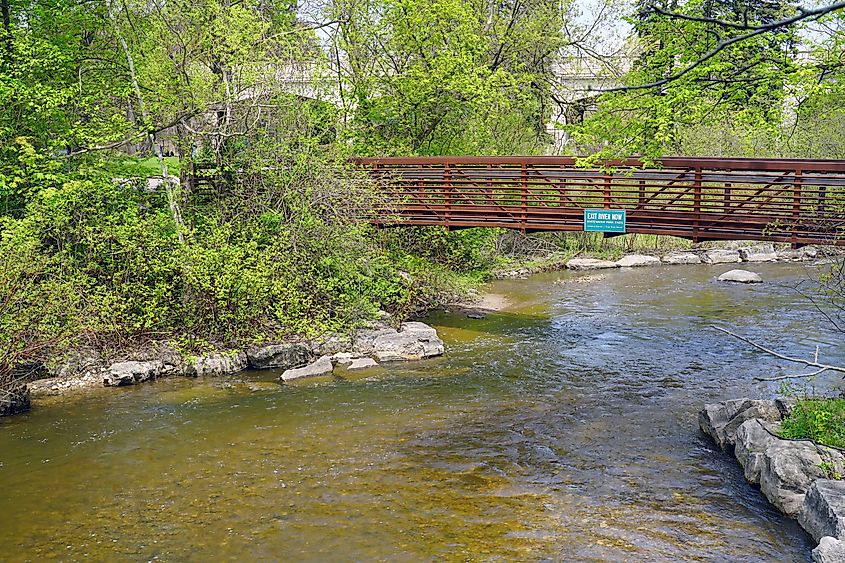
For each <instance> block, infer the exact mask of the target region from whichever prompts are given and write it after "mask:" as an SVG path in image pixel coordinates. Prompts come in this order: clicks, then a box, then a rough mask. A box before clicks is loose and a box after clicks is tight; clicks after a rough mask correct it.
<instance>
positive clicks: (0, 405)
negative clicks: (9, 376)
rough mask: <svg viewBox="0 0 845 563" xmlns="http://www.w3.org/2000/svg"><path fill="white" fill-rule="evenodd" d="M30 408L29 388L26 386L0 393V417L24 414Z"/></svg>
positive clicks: (17, 386)
mask: <svg viewBox="0 0 845 563" xmlns="http://www.w3.org/2000/svg"><path fill="white" fill-rule="evenodd" d="M31 406H32V402H31V397H30V393H29V388H28V387H27V386H26V385H16V386H15V387H13V388H11V389H6V390H4V391H1V392H0V416H11V415H13V414H18V413H22V412H26V411H28V410H29V409H30V407H31Z"/></svg>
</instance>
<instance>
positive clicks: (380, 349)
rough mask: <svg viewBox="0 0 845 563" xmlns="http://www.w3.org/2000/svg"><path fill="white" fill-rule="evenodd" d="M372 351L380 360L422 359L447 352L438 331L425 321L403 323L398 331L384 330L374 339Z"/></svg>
mask: <svg viewBox="0 0 845 563" xmlns="http://www.w3.org/2000/svg"><path fill="white" fill-rule="evenodd" d="M372 347H373V348H372V353H373V354H374V355H375V357H376V359H378V361H380V362H386V361H398V360H421V359H423V358H431V357H433V356H440V355H442V354H443V353H444V352H445V347H444V346H443V341H442V340H440V337H438V336H437V331H436V330H434V329H433V328H431V327H430V326H428V325H427V324H425V323H420V322H408V323H402V325H401V326H400V327H399V330H398V331H395V330H393V331H392V332H382V333H381V334H379V335H377V336H376V337H375V338H374V339H373V344H372Z"/></svg>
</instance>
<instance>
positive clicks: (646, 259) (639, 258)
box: [616, 254, 660, 268]
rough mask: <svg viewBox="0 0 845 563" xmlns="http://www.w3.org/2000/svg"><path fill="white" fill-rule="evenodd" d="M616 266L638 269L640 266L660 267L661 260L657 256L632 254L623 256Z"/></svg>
mask: <svg viewBox="0 0 845 563" xmlns="http://www.w3.org/2000/svg"><path fill="white" fill-rule="evenodd" d="M616 265H617V266H619V267H620V268H636V267H639V266H658V265H660V258H657V257H655V256H645V255H644V254H630V255H628V256H623V257H622V258H620V259H619V260H617V261H616Z"/></svg>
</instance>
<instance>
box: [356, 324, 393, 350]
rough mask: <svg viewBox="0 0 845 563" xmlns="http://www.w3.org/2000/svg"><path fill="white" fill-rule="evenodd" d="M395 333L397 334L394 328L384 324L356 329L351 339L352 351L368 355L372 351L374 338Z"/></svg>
mask: <svg viewBox="0 0 845 563" xmlns="http://www.w3.org/2000/svg"><path fill="white" fill-rule="evenodd" d="M395 334H398V331H397V330H396V329H395V328H391V327H389V326H384V325H382V326H374V327H371V328H364V329H360V330H356V331H355V335H354V336H353V339H352V351H353V352H355V353H356V354H359V355H361V356H368V355H370V354H372V353H373V352H374V345H375V341H376V339H378V338H379V337H381V336H386V335H395Z"/></svg>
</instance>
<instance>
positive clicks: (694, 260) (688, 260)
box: [660, 252, 701, 264]
mask: <svg viewBox="0 0 845 563" xmlns="http://www.w3.org/2000/svg"><path fill="white" fill-rule="evenodd" d="M660 260H661V261H662V262H663V263H664V264H701V258H699V257H698V254H695V253H694V252H670V253H669V254H667V255H666V256H664V257H663V258H661V259H660Z"/></svg>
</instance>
